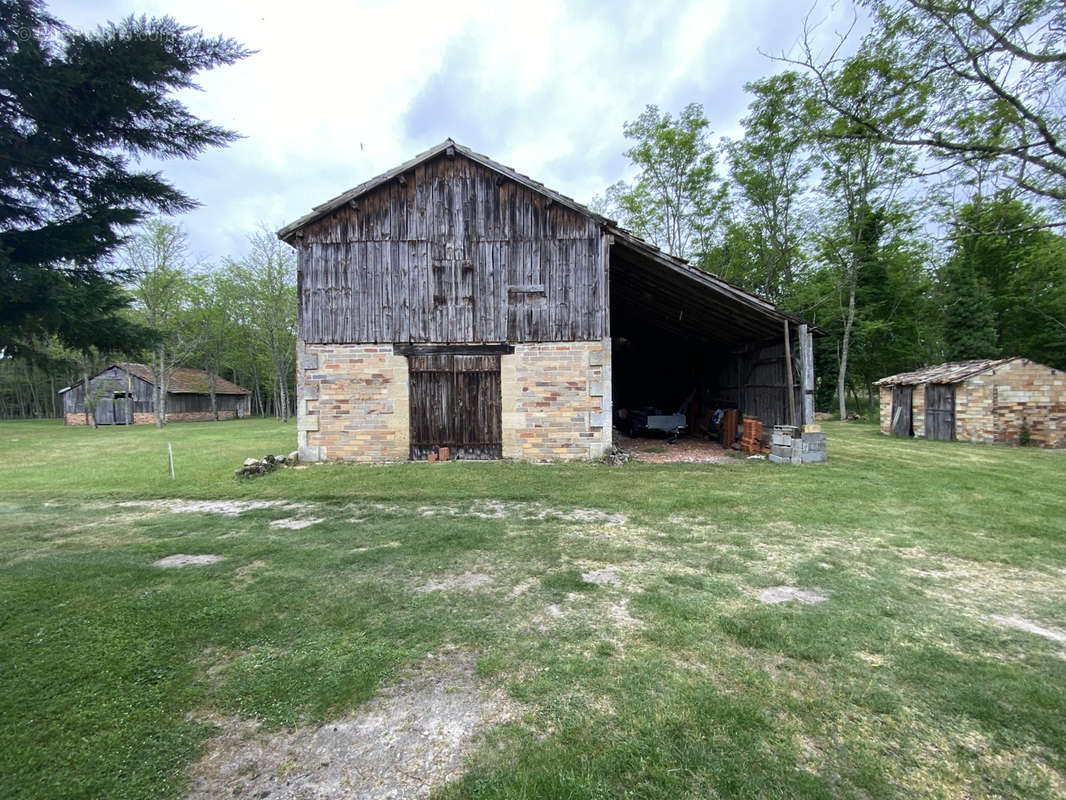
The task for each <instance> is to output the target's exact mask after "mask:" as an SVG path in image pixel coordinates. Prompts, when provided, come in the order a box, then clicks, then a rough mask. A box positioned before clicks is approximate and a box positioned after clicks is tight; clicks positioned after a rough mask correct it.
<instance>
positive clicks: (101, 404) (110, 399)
mask: <svg viewBox="0 0 1066 800" xmlns="http://www.w3.org/2000/svg"><path fill="white" fill-rule="evenodd" d="M211 379H212V376H211V375H210V374H208V373H206V372H203V371H201V370H198V369H186V368H185V367H176V368H174V369H173V370H172V371H171V374H170V379H169V381H168V383H167V392H166V414H167V422H192V421H196V420H212V419H216V418H217V419H233V418H234V417H247V416H248V415H249V412H250V410H251V401H250V396H251V392H249V391H248V390H247V389H245V388H243V387H240V386H237V384H235V383H230V382H229V381H227V380H225V379H223V378H219V377H217V376H215V377H214V382H215V387H214V389H215V404H214V406H212V404H211ZM59 395H60V396H61V398H62V401H63V419H64V421H65V422H66V424H67V425H85V424H87V422H88V420H87V419H86V415H85V387H84V382H83V381H78V382H77V383H75V384H74V385H73V386H68V387H67V388H65V389H61V390H60V391H59ZM89 397H90V398H91V399H93V400H95V408H94V410H93V416H94V418H95V419H96V424H97V425H144V424H149V423H151V424H154V423H155V377H154V376H153V375H152V371H151V370H150V369H149V368H148V367H146V366H145V365H144V364H132V363H119V364H111V365H110V366H109V367H108V368H107V369H105V370H101V371H100V372H98V373H96V374H95V375H92V376H90V377H89ZM92 405H93V403H90V406H92ZM216 411H217V416H216Z"/></svg>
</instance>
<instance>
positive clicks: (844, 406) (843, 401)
mask: <svg viewBox="0 0 1066 800" xmlns="http://www.w3.org/2000/svg"><path fill="white" fill-rule="evenodd" d="M857 281H858V265H857V264H854V263H853V264H852V269H851V278H850V280H849V281H848V316H847V319H846V320H845V321H844V339H843V342H842V343H841V348H840V374H839V375H837V396H838V398H839V399H840V418H841V419H847V418H848V401H847V397H846V395H845V390H846V389H847V377H848V347H849V346H850V345H851V326H852V324H854V322H855V284H856V282H857Z"/></svg>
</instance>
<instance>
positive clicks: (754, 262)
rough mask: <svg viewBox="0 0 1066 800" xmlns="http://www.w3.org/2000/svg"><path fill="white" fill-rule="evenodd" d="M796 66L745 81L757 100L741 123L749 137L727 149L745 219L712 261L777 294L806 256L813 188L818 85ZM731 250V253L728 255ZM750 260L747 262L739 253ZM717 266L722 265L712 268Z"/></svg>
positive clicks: (784, 292)
mask: <svg viewBox="0 0 1066 800" xmlns="http://www.w3.org/2000/svg"><path fill="white" fill-rule="evenodd" d="M805 84H806V81H805V79H804V78H803V77H802V76H800V75H799V74H798V73H795V72H785V73H781V74H778V75H774V76H772V77H769V78H766V79H763V80H760V81H755V82H753V83H749V84H747V85H746V86H745V89H747V90H748V91H749V92H750V93H751V94H752V95H753V99H752V102H751V104H750V105H749V106H748V112H749V113H748V116H746V117H745V118H744V119H743V120H742V122H741V124H742V125H743V126H744V138H743V139H740V140H739V141H736V142H732V143H731V144H730V145H729V146H728V147H727V152H728V154H729V159H730V175H731V177H732V187H731V189H732V191H733V193H734V194H735V195H736V197H737V198H738V201H739V207H740V210H741V213H742V216H741V218H740V220H738V221H735V222H734V223H732V224H731V225H730V227H729V229H728V230H727V232H726V235H725V241H724V242H723V244H725V245H726V247H725V249H724V251H721V250H720V251H718V252H716V253H715V257H714V258H713V259H712V262H725V263H726V264H729V265H730V267H731V268H730V267H727V269H725V270H723V271H725V272H732V273H734V274H737V275H738V277H740V275H741V274H742V275H743V277H741V279H740V283H741V285H743V286H745V287H747V288H749V289H751V290H753V291H755V292H758V293H759V294H761V295H763V296H764V297H767V298H769V299H771V300H780V299H781V298H782V297H784V296H786V295H787V294H788V293H789V291H790V290H791V287H792V283H793V281H794V280H795V278H796V274H797V272H798V271H799V268H800V263H801V260H802V249H801V241H802V227H803V223H804V220H803V218H802V214H801V213H800V202H801V199H802V197H803V195H804V194H805V192H806V191H807V189H808V181H807V179H808V176H809V175H810V173H811V169H812V166H813V162H812V159H811V153H810V144H811V141H810V134H811V127H812V124H813V121H814V120H813V115H812V113H811V104H810V103H809V102H808V100H807V98H808V97H809V96H810V87H808V86H806V85H805ZM723 256H724V257H723ZM738 256H740V257H741V258H742V259H744V258H746V260H747V261H748V264H747V265H746V266H744V267H741V266H740V265H741V264H742V263H743V261H739V262H738V261H737V260H736V259H737V257H738ZM709 268H710V269H711V271H715V272H717V271H718V269H717V264H716V265H715V266H709Z"/></svg>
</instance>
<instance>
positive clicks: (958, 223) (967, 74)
mask: <svg viewBox="0 0 1066 800" xmlns="http://www.w3.org/2000/svg"><path fill="white" fill-rule="evenodd" d="M857 8H858V10H861V11H863V12H866V14H867V16H865V17H859V16H858V15H857V16H856V22H857V23H858V22H860V21H862V20H865V21H866V22H867V23H868V26H869V30H868V31H867V32H866V33H865V34H864V35H862V36H861V37H858V38H856V36H855V34H854V32H845V33H844V34H841V35H839V36H838V37H837V38H836V39H835V40H834V41H833V43H832V45H831V46H830V47H829V49H828V52H827V53H823V52H820V51H818V50H817V49H816V47H815V46H814V44H812V41H813V40H814V39H815V38H816V37H815V35H814V34H815V30H814V27H815V26H813V25H810V24H809V25H808V26H807V29H806V30H805V31H804V36H803V39H802V44H801V46H800V47H799V48H798V55H797V54H793V55H791V56H787V57H786V56H781V57H778V58H777V59H776V60H777V62H778V65H779V66H780V67H783V69H782V70H781V71H778V72H776V73H775V74H772V75H770V76H768V77H766V78H763V79H761V80H757V81H754V82H752V83H749V84H747V85H746V86H745V89H746V91H747V92H748V94H749V97H750V102H749V106H748V113H747V115H746V116H745V117H744V119H743V120H742V128H743V136H742V137H740V138H739V139H737V140H732V141H731V140H728V139H725V138H719V139H718V140H715V139H714V136H713V134H712V131H711V126H710V121H709V120H708V118H707V116H706V114H705V113H704V109H703V107H702V106H701V105H700V104H698V103H692V104H690V105H688V106H686V107H685V108H683V109H682V110H681V111H680V113H678V114H677V115H676V116H675V115H673V114H671V113H669V112H664V111H662V110H661V109H659V108H658V107H656V106H648V107H647V108H646V109H645V111H644V113H642V114H641V115H640V116H639V117H638V118H637V119H636V120H635V121H632V122H630V123H627V124H626V126H625V128H624V133H625V136H626V137H627V138H628V139H629V140H630V141H631V146H630V148H629V149H628V150H627V151H626V153H625V155H626V156H627V158H628V159H629V160H630V162H631V165H632V167H633V169H634V171H635V173H636V176H635V178H634V179H633V180H631V181H628V182H619V183H617V184H615V185H613V186H611V187H609V188H608V189H607V190H606V192H605V193H604V195H603V196H601V197H599V198H597V200H596V201H595V202H594V205H595V207H596V208H597V210H600V211H602V212H604V213H607V214H609V215H613V216H616V217H617V218H618V219H619V220H620V221H621V222H622V223H623V224H624V225H625V226H627V227H630V228H632V229H633V230H635V231H636V232H637V233H639V234H640V235H641V236H643V237H645V238H646V239H648V240H650V241H651V242H653V243H654V244H656V245H658V246H659V247H661V248H663V249H665V250H667V251H669V252H670V253H672V254H674V255H677V256H680V257H683V258H687V259H689V260H690V261H691V262H692V263H694V264H695V265H697V266H699V267H700V268H702V269H705V270H707V271H709V272H713V273H715V274H717V275H719V276H721V277H723V278H725V279H727V280H729V281H732V282H734V283H736V284H738V285H740V286H742V287H743V288H746V289H748V290H750V291H752V292H755V293H756V294H759V295H762V296H764V297H766V298H767V299H770V300H772V301H774V302H776V303H777V304H779V306H781V307H782V308H784V309H786V310H788V311H792V312H794V313H796V314H798V315H800V316H802V317H804V318H807V319H809V320H810V321H812V322H814V323H815V324H817V325H818V326H820V327H821V328H822V329H824V330H825V331H826V332H827V333H828V335H827V336H826V337H825V338H822V339H820V340H818V344H817V346H816V363H817V374H818V376H819V380H818V395H817V402H818V406H819V407H820V408H834V407H835V408H836V409H837V410H838V411H839V413H840V414H841V415H842V416H843V415H844V414H845V413H846V408H847V405H848V404H849V402H850V403H851V404H852V405H853V406H872V405H873V403H874V397H873V386H872V384H873V382H874V381H875V380H877V379H878V378H881V377H884V376H886V375H889V374H892V373H895V372H899V371H903V370H907V369H910V368H914V367H917V366H921V365H925V364H930V363H938V362H941V361H956V360H965V359H972V358H994V357H997V356H1015V355H1020V356H1025V357H1028V358H1031V359H1033V360H1035V361H1040V362H1042V363H1046V364H1048V365H1050V366H1053V367H1057V368H1060V369H1066V237H1064V236H1063V234H1062V229H1063V228H1064V227H1066V219H1064V215H1063V211H1064V208H1066V117H1064V112H1066V103H1064V98H1066V47H1064V38H1066V6H1063V5H1062V4H1061V3H1059V2H1052V1H1051V0H997V2H984V1H982V0H866V1H865V2H861V3H859V4H858V5H857ZM849 49H852V50H854V52H851V53H848V51H849ZM846 53H847V54H846Z"/></svg>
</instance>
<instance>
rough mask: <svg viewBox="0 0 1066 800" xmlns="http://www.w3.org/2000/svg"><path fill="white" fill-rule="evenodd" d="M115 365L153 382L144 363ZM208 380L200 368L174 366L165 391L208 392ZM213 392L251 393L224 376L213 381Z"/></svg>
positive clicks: (150, 372) (184, 392)
mask: <svg viewBox="0 0 1066 800" xmlns="http://www.w3.org/2000/svg"><path fill="white" fill-rule="evenodd" d="M115 366H117V367H121V368H122V369H124V370H126V371H127V372H129V373H130V374H131V375H135V376H136V377H138V378H140V379H141V380H143V381H147V382H148V383H151V384H154V383H155V376H154V375H153V374H152V370H151V369H149V368H148V367H147V366H145V365H144V364H137V363H134V362H131V361H126V362H121V363H118V364H116V365H115ZM209 380H210V375H208V373H206V372H204V371H203V370H201V369H189V368H188V367H175V368H174V370H173V371H172V372H171V373H170V382H169V383H168V385H167V391H168V392H170V393H171V394H210V393H211V385H210V383H209V382H208V381H209ZM215 394H251V392H250V391H248V390H247V389H245V388H244V387H243V386H238V385H237V384H235V383H231V382H230V381H227V380H226V379H225V378H218V379H217V380H216V382H215Z"/></svg>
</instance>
